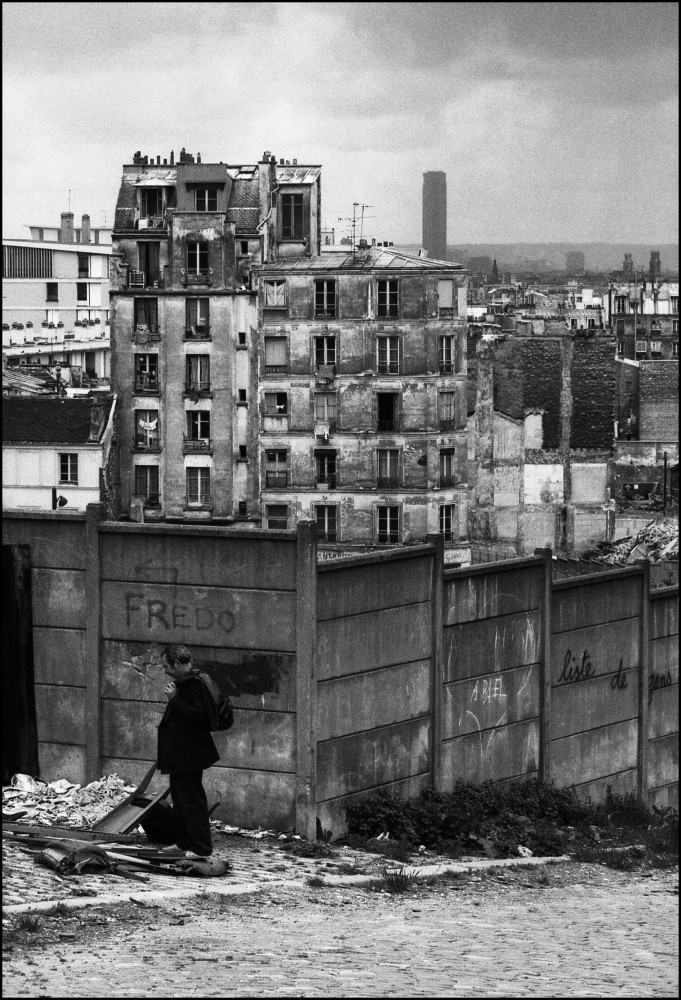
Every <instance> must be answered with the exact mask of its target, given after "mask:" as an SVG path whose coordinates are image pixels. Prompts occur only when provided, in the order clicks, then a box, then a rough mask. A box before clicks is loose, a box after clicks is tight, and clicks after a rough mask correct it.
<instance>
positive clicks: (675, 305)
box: [669, 295, 679, 313]
mask: <svg viewBox="0 0 681 1000" xmlns="http://www.w3.org/2000/svg"><path fill="white" fill-rule="evenodd" d="M669 299H670V302H671V310H672V312H673V313H677V312H678V311H679V297H678V295H670V296H669Z"/></svg>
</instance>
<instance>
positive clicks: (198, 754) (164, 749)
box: [156, 674, 220, 774]
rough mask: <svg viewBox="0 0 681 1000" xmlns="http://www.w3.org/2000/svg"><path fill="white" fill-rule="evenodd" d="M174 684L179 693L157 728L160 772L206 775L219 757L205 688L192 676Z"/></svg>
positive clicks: (170, 703)
mask: <svg viewBox="0 0 681 1000" xmlns="http://www.w3.org/2000/svg"><path fill="white" fill-rule="evenodd" d="M175 684H176V686H177V692H176V693H175V694H174V695H173V697H172V698H171V699H170V701H169V702H168V704H167V705H166V710H165V712H164V714H163V718H162V719H161V721H160V723H159V726H158V759H157V762H156V763H157V766H158V769H159V771H162V772H163V773H164V774H171V773H172V774H183V773H186V772H188V771H205V770H206V768H209V767H210V766H211V765H212V764H214V763H215V762H216V761H217V760H219V759H220V754H219V753H218V751H217V748H216V746H215V743H214V742H213V738H212V736H211V735H210V715H209V712H208V708H207V705H206V696H205V693H204V688H203V684H202V683H201V681H200V680H199V678H198V677H197V676H196V675H193V676H192V674H189V675H187V676H185V677H180V678H179V679H178V680H176V681H175Z"/></svg>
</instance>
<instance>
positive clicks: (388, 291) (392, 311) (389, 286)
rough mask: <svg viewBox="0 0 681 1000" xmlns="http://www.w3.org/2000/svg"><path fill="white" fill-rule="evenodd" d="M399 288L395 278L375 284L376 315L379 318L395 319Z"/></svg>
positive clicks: (397, 308)
mask: <svg viewBox="0 0 681 1000" xmlns="http://www.w3.org/2000/svg"><path fill="white" fill-rule="evenodd" d="M399 288H400V283H399V281H398V280H397V278H387V279H383V280H380V281H377V282H376V307H377V308H376V314H377V316H379V317H383V318H386V317H392V318H397V315H398V311H399Z"/></svg>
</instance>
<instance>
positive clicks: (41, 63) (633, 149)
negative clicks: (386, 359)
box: [2, 3, 678, 243]
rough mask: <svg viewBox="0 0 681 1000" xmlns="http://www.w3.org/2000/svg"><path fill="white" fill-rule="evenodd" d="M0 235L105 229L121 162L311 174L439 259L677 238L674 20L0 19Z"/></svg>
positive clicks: (134, 9) (22, 8) (160, 11)
mask: <svg viewBox="0 0 681 1000" xmlns="http://www.w3.org/2000/svg"><path fill="white" fill-rule="evenodd" d="M2 18H3V77H4V87H3V98H4V102H3V103H4V111H3V161H4V170H3V209H4V211H3V228H2V233H3V235H4V236H28V230H25V229H24V228H23V226H24V225H25V224H26V223H34V224H43V225H50V224H52V225H54V224H56V223H58V221H59V216H60V213H61V212H62V211H65V210H66V209H67V207H68V200H69V189H71V209H72V211H73V212H74V213H75V215H76V219H77V220H79V219H80V216H81V214H82V213H83V212H88V213H89V214H90V216H91V219H92V225H93V226H95V225H102V224H103V223H104V218H105V215H104V213H106V221H107V223H109V224H111V221H112V219H113V212H114V207H115V203H116V196H117V192H118V186H119V180H120V175H121V166H122V164H123V163H129V162H131V159H132V154H133V153H134V152H135V150H138V149H139V150H141V152H142V154H143V155H144V154H148V155H150V156H151V155H153V156H154V157H155V156H156V155H161V157H164V156H168V155H169V153H170V150H171V149H174V150H175V155H176V157H177V154H178V153H179V150H180V149H181V148H182V147H183V146H184V147H186V149H187V151H188V152H191V153H194V154H196V153H197V152H200V153H201V156H202V159H203V161H204V162H211V161H220V160H222V161H224V162H226V163H255V162H257V160H258V159H260V157H261V156H262V153H263V150H265V149H268V150H271V151H272V152H273V153H274V154H275V155H276V157H277V158H278V159H279V158H280V157H284V158H286V159H293V157H297V159H298V162H299V163H320V164H322V166H323V174H322V215H323V221H324V224H325V225H326V226H329V227H334V228H336V229H339V228H342V227H343V223H339V222H338V218H339V216H340V217H348V216H350V215H352V204H353V202H359V203H364V204H366V205H370V206H371V207H370V208H368V209H367V210H366V215H367V216H369V217H372V218H368V219H367V222H366V223H365V232H364V234H365V235H369V236H375V237H376V239H377V240H383V239H392V240H393V241H395V242H410V243H418V242H420V240H421V189H422V183H423V179H422V174H423V172H424V171H426V170H444V171H446V174H447V195H448V226H447V237H448V242H450V243H462V242H515V241H536V242H548V241H575V242H580V241H584V242H587V241H605V242H610V241H612V242H619V241H624V242H626V241H631V242H632V243H634V242H650V243H655V242H659V243H664V242H674V241H676V240H677V239H678V8H677V5H676V4H675V3H647V4H646V3H508V4H507V3H474V4H470V3H464V4H459V3H398V4H393V3H303V4H298V3H249V4H245V3H216V4H214V3H108V4H107V3H3V5H2Z"/></svg>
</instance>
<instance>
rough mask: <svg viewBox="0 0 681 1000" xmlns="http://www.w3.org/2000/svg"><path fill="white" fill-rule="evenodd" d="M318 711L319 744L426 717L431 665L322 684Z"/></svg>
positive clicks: (389, 669)
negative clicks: (420, 716) (321, 741)
mask: <svg viewBox="0 0 681 1000" xmlns="http://www.w3.org/2000/svg"><path fill="white" fill-rule="evenodd" d="M317 709H318V713H319V714H318V722H317V725H318V730H317V735H318V739H319V740H328V739H333V738H335V737H338V736H346V735H349V734H350V733H358V732H361V731H362V730H369V729H375V728H376V727H378V726H389V725H392V724H393V723H396V722H402V721H404V720H406V719H413V718H415V717H417V716H419V715H426V714H427V713H428V712H429V710H430V661H429V660H421V661H420V662H418V663H404V664H401V665H399V666H393V667H387V668H386V669H384V670H373V671H371V672H370V673H364V674H355V675H351V676H349V677H338V678H336V679H334V680H329V681H322V682H320V683H319V685H318V688H317Z"/></svg>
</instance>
